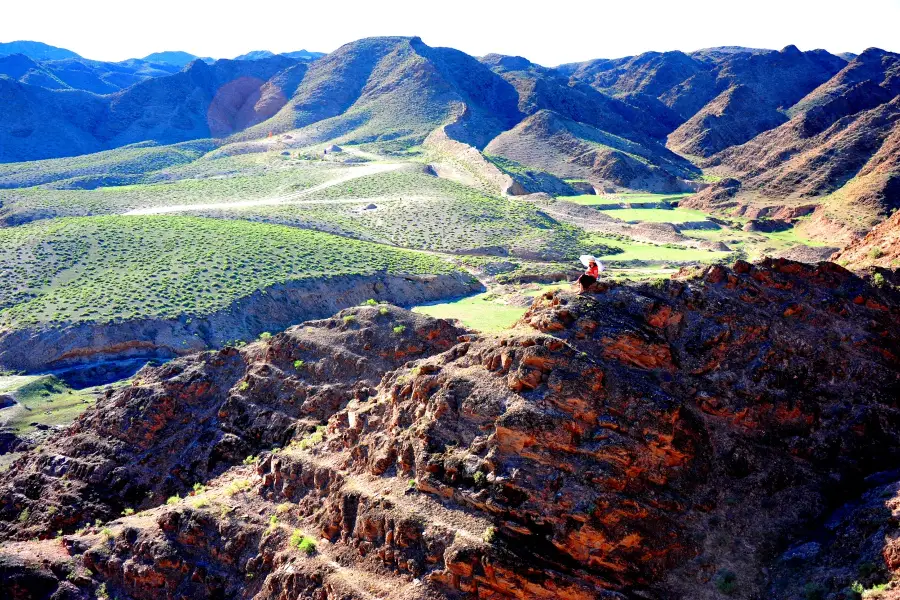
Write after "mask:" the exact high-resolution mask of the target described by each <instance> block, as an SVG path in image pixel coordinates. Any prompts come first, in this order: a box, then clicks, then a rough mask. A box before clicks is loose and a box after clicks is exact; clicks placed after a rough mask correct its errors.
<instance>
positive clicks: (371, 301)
mask: <svg viewBox="0 0 900 600" xmlns="http://www.w3.org/2000/svg"><path fill="white" fill-rule="evenodd" d="M364 304H366V305H367V306H378V302H377V301H376V300H375V299H374V298H369V299H368V300H366V301H365V303H364Z"/></svg>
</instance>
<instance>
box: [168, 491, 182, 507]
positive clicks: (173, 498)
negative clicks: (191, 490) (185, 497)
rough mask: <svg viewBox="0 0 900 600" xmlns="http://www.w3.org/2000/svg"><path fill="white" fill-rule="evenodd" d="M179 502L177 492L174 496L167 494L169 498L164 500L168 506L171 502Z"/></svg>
mask: <svg viewBox="0 0 900 600" xmlns="http://www.w3.org/2000/svg"><path fill="white" fill-rule="evenodd" d="M179 502H181V498H180V497H179V496H178V494H175V495H174V496H169V499H168V500H166V504H168V505H169V506H171V505H173V504H178V503H179Z"/></svg>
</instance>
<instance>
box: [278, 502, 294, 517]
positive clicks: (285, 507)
mask: <svg viewBox="0 0 900 600" xmlns="http://www.w3.org/2000/svg"><path fill="white" fill-rule="evenodd" d="M289 510H291V503H290V502H282V503H281V504H279V505H278V506H276V507H275V512H277V513H278V514H279V515H283V514H284V513H286V512H288V511H289Z"/></svg>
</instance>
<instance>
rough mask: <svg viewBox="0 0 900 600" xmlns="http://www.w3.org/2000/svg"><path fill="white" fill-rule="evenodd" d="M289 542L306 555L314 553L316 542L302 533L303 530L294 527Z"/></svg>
mask: <svg viewBox="0 0 900 600" xmlns="http://www.w3.org/2000/svg"><path fill="white" fill-rule="evenodd" d="M290 544H291V546H292V547H294V548H296V549H297V550H299V551H300V552H303V553H304V554H306V555H307V556H310V555H312V554H315V552H316V542H315V541H314V540H313V539H312V538H308V537H306V536H305V535H303V532H302V531H300V530H299V529H295V530H294V532H293V533H292V534H291V539H290Z"/></svg>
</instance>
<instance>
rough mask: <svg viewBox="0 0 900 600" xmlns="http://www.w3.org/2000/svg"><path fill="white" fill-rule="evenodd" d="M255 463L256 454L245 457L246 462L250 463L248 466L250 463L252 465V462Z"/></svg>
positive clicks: (246, 463)
mask: <svg viewBox="0 0 900 600" xmlns="http://www.w3.org/2000/svg"><path fill="white" fill-rule="evenodd" d="M255 463H256V456H255V455H253V454H251V455H250V456H248V457H247V458H245V459H244V464H245V465H248V466H249V465H252V464H255Z"/></svg>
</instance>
